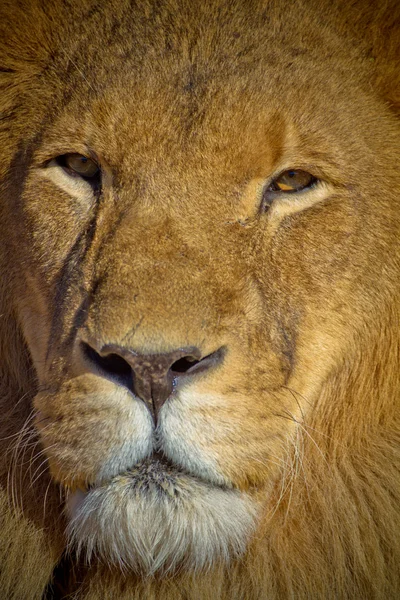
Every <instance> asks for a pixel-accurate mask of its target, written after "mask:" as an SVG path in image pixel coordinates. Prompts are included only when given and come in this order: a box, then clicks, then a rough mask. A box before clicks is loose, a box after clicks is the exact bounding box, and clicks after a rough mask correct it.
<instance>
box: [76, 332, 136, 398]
mask: <svg viewBox="0 0 400 600" xmlns="http://www.w3.org/2000/svg"><path fill="white" fill-rule="evenodd" d="M82 348H83V353H84V355H85V356H86V358H87V359H88V360H89V361H90V362H91V363H92V364H93V365H94V366H96V367H97V368H98V369H99V370H100V371H101V373H102V374H104V375H106V376H109V377H110V378H111V379H113V380H116V381H118V383H120V384H122V385H124V386H125V387H127V388H128V389H129V390H130V391H131V392H133V372H132V368H131V366H130V365H129V364H128V363H127V361H126V360H125V359H124V358H122V356H118V354H113V353H111V354H107V355H106V356H101V354H99V353H98V352H96V350H94V348H92V347H91V346H89V344H86V343H85V342H83V343H82Z"/></svg>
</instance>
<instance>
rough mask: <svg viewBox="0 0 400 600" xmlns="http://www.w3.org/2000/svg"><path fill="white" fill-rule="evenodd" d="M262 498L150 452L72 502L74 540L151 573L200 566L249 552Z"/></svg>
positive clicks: (120, 563)
mask: <svg viewBox="0 0 400 600" xmlns="http://www.w3.org/2000/svg"><path fill="white" fill-rule="evenodd" d="M257 512H258V511H257V504H256V502H255V501H254V500H253V499H251V498H250V496H248V495H247V494H245V493H242V492H240V491H238V490H231V489H226V488H221V487H216V486H213V485H211V484H208V483H206V482H203V481H200V480H198V479H196V478H194V477H192V476H191V475H189V474H186V473H182V472H180V471H179V470H178V469H177V468H175V467H173V466H171V465H167V464H166V463H164V462H162V461H159V460H158V459H157V458H152V459H147V460H146V461H144V462H142V463H141V464H139V465H137V466H135V467H134V468H133V469H132V470H130V471H129V472H127V473H125V474H123V475H118V476H117V477H114V478H113V479H112V480H111V481H110V482H109V483H107V484H106V485H102V486H99V487H96V488H93V489H90V490H88V491H86V492H81V491H76V492H74V493H73V494H71V495H70V497H69V499H68V502H67V513H68V516H69V526H68V530H67V533H68V538H69V543H70V547H74V548H76V549H77V550H78V552H79V553H81V552H84V554H85V555H86V558H87V559H88V560H90V558H91V557H92V556H94V555H95V556H96V557H98V558H101V559H102V560H103V561H105V562H107V563H109V564H113V565H117V566H119V567H120V568H122V569H124V570H133V571H135V572H140V573H142V574H146V575H154V574H156V573H161V574H165V573H167V572H169V571H171V570H175V569H177V568H180V569H185V570H190V571H200V570H204V569H207V568H209V567H210V566H211V565H213V564H215V563H217V562H219V561H223V562H227V561H229V560H231V559H233V558H237V557H239V556H240V555H241V554H243V553H244V551H245V549H246V546H247V543H248V540H249V537H250V536H251V534H252V533H253V531H254V528H255V522H256V516H257Z"/></svg>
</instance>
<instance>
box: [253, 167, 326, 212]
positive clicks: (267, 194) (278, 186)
mask: <svg viewBox="0 0 400 600" xmlns="http://www.w3.org/2000/svg"><path fill="white" fill-rule="evenodd" d="M317 182H318V179H317V178H316V177H314V175H311V173H308V172H307V171H302V170H301V169H288V170H287V171H284V172H283V173H281V174H280V175H278V177H276V178H275V179H274V180H273V181H272V182H271V183H270V185H269V186H268V187H266V188H265V189H264V192H263V201H262V208H263V210H267V209H268V208H269V207H270V206H271V204H272V203H273V201H274V200H275V199H276V198H279V196H281V195H282V194H284V195H286V194H295V193H296V192H302V191H303V190H308V189H310V188H311V187H313V186H314V185H315V184H316V183H317Z"/></svg>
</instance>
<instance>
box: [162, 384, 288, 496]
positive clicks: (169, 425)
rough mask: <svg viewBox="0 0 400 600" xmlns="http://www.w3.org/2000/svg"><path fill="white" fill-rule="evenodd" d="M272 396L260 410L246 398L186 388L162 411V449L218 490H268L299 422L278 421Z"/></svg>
mask: <svg viewBox="0 0 400 600" xmlns="http://www.w3.org/2000/svg"><path fill="white" fill-rule="evenodd" d="M270 404H271V403H270V402H269V398H268V395H267V394H266V395H265V397H264V398H263V399H262V401H260V406H259V407H257V406H255V405H254V402H249V401H248V399H247V401H246V398H245V397H240V396H236V397H234V396H229V395H223V394H221V395H220V394H217V393H215V394H209V393H201V392H199V391H196V390H193V389H190V388H188V389H187V390H184V391H182V393H181V394H180V395H179V397H178V398H175V399H174V400H173V401H171V402H168V403H166V404H165V406H164V407H163V411H162V413H161V418H160V422H159V425H158V428H157V434H158V441H159V448H160V450H162V452H163V453H164V454H165V455H166V456H167V457H168V458H169V459H170V460H171V461H172V462H173V463H175V464H176V465H179V466H180V467H181V468H182V469H184V470H185V471H188V472H190V473H192V474H193V475H195V476H197V477H199V478H200V479H202V480H207V481H209V482H211V483H212V484H214V485H222V486H227V487H228V488H230V487H233V488H236V489H240V490H241V491H243V492H247V491H249V490H250V489H251V488H255V487H265V486H269V485H270V484H271V483H272V482H273V481H274V479H275V478H276V476H277V474H278V473H279V470H280V468H281V465H282V462H283V461H284V459H285V456H286V453H287V444H288V441H289V440H290V438H291V437H294V435H295V422H294V421H290V420H288V419H282V418H280V417H277V416H274V414H273V412H271V405H270Z"/></svg>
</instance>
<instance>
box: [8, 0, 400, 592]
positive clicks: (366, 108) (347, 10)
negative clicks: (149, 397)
mask: <svg viewBox="0 0 400 600" xmlns="http://www.w3.org/2000/svg"><path fill="white" fill-rule="evenodd" d="M103 4H104V5H103ZM103 4H102V3H100V5H99V3H96V2H92V1H91V0H88V1H87V2H84V3H76V2H69V1H65V2H61V0H55V1H52V2H46V3H43V2H39V1H37V2H36V1H35V0H21V1H19V2H15V1H9V2H7V1H3V3H2V6H1V8H0V93H1V96H0V102H1V111H2V120H1V122H0V177H1V183H0V228H1V231H2V239H1V242H0V272H1V273H2V279H1V282H0V376H1V378H0V403H1V411H2V415H3V417H2V427H1V442H0V444H1V445H0V450H1V453H0V456H1V460H0V485H1V488H0V489H1V495H0V530H1V543H0V593H1V595H2V597H5V598H7V599H10V600H24V599H26V600H34V599H36V598H41V596H42V594H43V593H44V591H45V588H46V585H47V584H49V582H50V581H51V579H52V572H53V569H54V568H55V567H56V565H57V563H58V561H59V560H60V559H61V557H62V555H63V553H64V556H65V550H66V544H67V540H66V537H65V529H66V519H65V512H64V504H65V498H66V497H67V498H68V496H69V494H71V493H73V492H74V491H76V490H77V489H78V488H80V489H86V487H87V484H88V483H89V484H93V485H96V486H97V488H100V489H101V488H102V486H104V489H105V490H106V494H109V493H110V490H111V489H114V488H115V490H116V494H117V496H116V498H121V497H120V496H118V493H120V490H121V489H122V487H121V486H122V483H121V481H122V479H123V477H120V474H124V473H125V472H126V471H129V469H130V468H131V467H133V466H134V465H133V463H134V462H135V461H137V462H139V463H141V460H142V457H143V456H145V452H146V450H141V449H140V448H139V446H140V444H142V446H143V447H144V446H145V445H146V443H148V435H147V433H146V432H147V431H148V430H149V428H150V425H149V423H150V420H148V415H147V413H146V410H147V409H145V407H144V405H143V404H142V403H141V402H140V401H138V400H134V399H133V398H132V397H131V396H129V395H128V394H127V393H126V392H125V390H122V388H121V387H120V386H116V384H115V383H114V382H111V381H109V380H107V379H104V378H103V377H100V376H99V374H98V373H92V372H90V367H89V366H88V365H87V364H85V363H84V362H83V360H82V356H81V354H80V350H79V345H78V341H79V339H81V338H84V339H85V340H87V341H89V342H90V343H91V344H92V345H95V344H100V345H101V344H105V343H118V344H120V345H123V346H124V347H126V348H129V349H134V350H135V351H136V352H139V353H143V354H154V353H160V352H161V353H163V352H170V351H175V349H176V348H181V347H186V346H196V347H198V348H200V349H201V353H202V355H203V356H205V355H207V354H210V353H212V352H214V351H216V350H217V349H218V348H220V347H225V349H226V352H225V355H224V360H223V362H222V364H221V365H220V366H219V367H218V368H216V369H215V370H214V371H212V370H210V371H208V372H207V373H206V374H204V375H203V376H202V377H198V378H197V379H193V381H192V382H191V383H190V384H187V385H186V387H185V388H184V389H183V391H180V392H179V394H178V396H176V397H174V398H170V399H169V400H168V401H167V402H166V404H165V405H164V406H163V408H162V409H161V417H160V428H161V429H160V431H159V432H158V435H159V444H161V446H162V450H163V451H164V453H165V454H166V455H167V456H168V457H169V458H170V459H171V460H172V461H173V462H174V463H175V464H176V465H178V466H179V467H181V468H182V469H183V470H184V472H185V473H186V475H185V477H186V479H184V483H183V490H184V492H185V493H186V491H187V490H188V498H189V501H188V504H185V502H183V504H182V506H181V510H180V511H178V512H177V513H176V523H178V522H179V523H183V524H186V525H187V526H188V527H189V526H190V525H191V523H192V521H191V519H192V520H193V515H192V516H191V512H190V511H191V510H195V509H196V507H198V504H196V502H200V500H199V498H200V497H201V494H202V493H203V492H204V494H205V496H206V495H207V493H208V492H210V493H211V495H212V492H213V490H215V489H218V491H219V492H220V491H221V490H222V491H221V493H222V494H224V493H225V492H224V490H227V488H229V492H230V493H231V494H232V496H227V498H228V500H227V501H230V500H229V498H230V497H232V498H234V497H235V494H237V495H238V497H239V496H240V498H242V499H245V502H247V499H248V501H249V502H250V503H251V505H252V506H253V507H254V510H256V509H257V515H258V516H257V519H256V524H255V530H251V528H250V529H249V540H248V543H247V549H246V552H245V553H244V554H240V553H239V552H238V553H237V555H235V554H234V553H233V551H232V556H230V559H229V560H227V561H224V560H223V557H222V556H221V557H218V555H216V556H215V557H214V558H213V559H212V564H211V565H210V566H209V568H208V569H207V570H204V569H199V570H198V571H197V572H196V570H193V569H192V568H189V569H186V568H185V565H188V564H191V565H192V563H193V564H194V567H195V565H196V557H197V558H198V555H197V554H196V549H194V550H192V554H193V556H194V559H193V560H192V561H191V562H190V561H187V560H186V558H187V557H186V556H185V557H183V559H182V564H180V565H175V564H174V566H173V568H172V569H171V571H170V572H169V573H168V574H167V575H165V573H164V572H163V570H162V569H160V570H159V571H157V572H156V573H155V574H152V575H151V576H149V575H146V573H145V572H142V571H140V568H139V567H138V570H139V572H136V573H135V572H134V569H133V567H132V568H129V565H126V564H125V565H118V564H115V561H112V560H111V559H110V556H111V555H110V554H108V553H107V550H104V552H103V553H102V552H99V554H100V556H99V557H98V558H96V557H94V558H93V557H92V558H91V562H90V564H89V565H86V564H84V561H83V562H82V561H80V559H79V558H77V557H76V555H75V548H72V550H71V554H70V555H69V557H68V558H67V559H66V562H65V563H64V565H65V566H64V576H63V579H64V580H65V581H64V584H65V586H66V588H65V589H66V590H68V592H69V593H71V594H73V597H75V598H76V599H79V600H97V599H99V598H102V599H103V598H104V599H110V600H111V599H114V598H119V599H121V600H134V599H141V600H145V599H146V600H150V599H158V598H163V599H165V600H177V599H182V600H183V599H185V600H189V599H190V600H214V599H215V598H220V599H224V600H228V599H229V600H240V599H246V600H282V599H285V600H286V599H296V600H300V599H303V600H306V599H316V600H328V599H332V600H333V599H340V600H344V599H350V598H363V599H364V598H365V599H374V600H378V599H382V600H387V599H389V600H395V599H396V598H399V597H400V568H399V565H400V512H399V505H400V504H399V503H400V472H399V471H400V456H399V455H400V444H399V443H400V428H399V414H400V410H399V409H400V406H399V389H400V381H399V379H400V364H399V356H400V350H399V345H400V344H399V343H400V334H399V331H400V328H399V325H400V311H399V308H400V304H399V297H400V290H399V287H400V283H399V281H400V279H399V266H400V247H399V239H400V237H399V234H400V227H399V225H400V211H399V202H400V175H399V167H398V165H399V160H400V135H399V129H400V128H399V121H398V113H399V109H400V81H399V79H400V77H399V70H398V65H397V60H398V55H399V47H398V40H399V38H400V36H399V31H398V24H399V22H400V12H399V9H398V6H397V5H398V3H397V2H395V1H393V2H392V1H391V0H387V1H385V0H380V1H379V2H376V3H366V2H363V1H362V0H359V1H353V2H348V1H346V2H344V1H343V2H342V1H341V0H335V1H334V2H328V1H326V2H325V0H322V1H321V0H320V1H315V0H306V1H304V2H300V1H299V2H297V1H296V2H293V3H288V2H284V1H283V0H280V1H277V2H275V1H272V0H271V1H268V0H246V1H241V0H237V1H236V0H235V1H232V2H228V1H224V0H194V1H192V0H191V1H190V2H189V0H163V1H161V2H160V1H156V0H145V1H143V2H138V3H135V2H134V1H132V2H129V0H113V1H112V2H108V3H103ZM68 152H77V153H81V154H86V155H87V154H88V152H92V153H93V156H94V157H95V158H96V160H98V161H99V162H100V164H101V166H102V171H103V180H102V181H103V192H102V194H101V196H100V197H95V195H94V194H93V193H92V191H91V189H89V185H88V184H81V183H79V180H74V181H72V180H71V178H69V177H68V175H66V174H65V173H63V172H62V169H61V168H60V167H57V166H55V165H54V163H52V162H51V161H52V159H54V158H55V157H56V156H58V155H61V154H65V153H68ZM288 168H299V169H304V170H306V171H310V172H312V173H313V174H314V175H315V176H317V177H318V178H320V179H321V180H323V181H324V182H326V183H325V187H323V186H322V187H321V186H320V187H317V188H315V189H314V191H309V192H307V193H306V194H305V195H303V196H302V197H300V196H299V197H297V196H296V198H294V197H292V198H293V201H291V200H288V202H286V201H285V202H286V203H285V202H281V200H280V199H277V200H276V201H274V204H273V206H272V207H271V209H270V210H269V211H264V212H262V211H260V208H259V207H260V203H261V188H262V185H263V184H264V182H265V181H268V180H269V178H271V177H274V176H276V175H277V174H279V173H280V172H282V171H284V170H285V169H288ZM307 198H308V200H304V199H307ZM296 202H299V203H300V204H299V205H297V204H296ZM302 202H303V203H304V202H308V204H307V205H302V204H301V203H302ZM149 435H150V434H149ZM193 478H194V479H196V481H197V483H193V481H192V479H193ZM110 482H111V483H112V485H113V486H114V487H110V486H111V483H110ZM188 482H189V483H188ZM185 486H187V488H186V487H185ZM176 489H178V487H177V488H176ZM197 489H201V490H202V491H201V492H199V496H197V492H196V490H197ZM226 493H227V494H228V491H226ZM105 498H106V500H105V506H106V508H107V509H109V510H110V514H113V515H116V518H117V517H118V519H122V517H121V516H120V515H119V514H118V511H117V507H118V503H117V502H116V503H115V504H113V501H110V504H107V502H109V500H107V498H109V496H107V495H106V496H105ZM142 500H143V498H142ZM143 501H144V506H146V504H145V502H147V501H148V497H147V496H146V497H145V498H144V500H143ZM130 502H131V500H129V503H128V504H129V506H131V504H130ZM132 506H134V503H133V501H132ZM151 508H152V510H153V509H154V510H157V506H156V507H154V505H153V506H152V507H151ZM206 508H211V509H212V506H211V507H207V505H206ZM196 510H197V509H196ZM240 510H242V509H241V508H240V507H239V509H238V513H240ZM199 511H200V509H199ZM199 514H203V513H201V512H199ZM216 514H217V513H216ZM238 518H239V517H238ZM118 523H123V521H122V520H120V521H118ZM200 524H201V523H200ZM203 524H205V522H204V523H203ZM127 525H128V524H127ZM170 525H171V540H172V538H173V536H174V535H175V533H174V525H175V522H174V520H173V519H172V521H171V523H170V524H168V526H170ZM242 525H243V527H245V525H244V524H243V523H242ZM182 526H183V525H182ZM106 529H107V528H106ZM123 529H124V530H125V528H123ZM90 535H93V536H94V537H95V535H97V533H96V532H92V533H91V534H90ZM99 535H100V534H99ZM101 535H102V536H103V537H101V538H100V539H101V540H103V541H105V543H106V542H107V531H102V532H101ZM210 536H211V534H210ZM96 539H97V538H96ZM210 540H211V537H210ZM206 541H207V540H206ZM163 543H164V542H163ZM167 544H168V540H167V539H165V545H167ZM210 544H211V541H210ZM106 545H107V544H106ZM97 549H98V548H97ZM210 556H211V554H210ZM213 556H214V555H213ZM128 557H129V549H128ZM170 559H171V561H172V562H173V557H170ZM197 562H198V563H199V564H200V561H199V560H198V561H197ZM109 563H113V564H109ZM192 566H193V565H192ZM135 568H136V567H135ZM57 577H60V573H59V571H58V572H57ZM60 579H61V577H60ZM56 584H57V582H55V583H54V585H56ZM64 584H63V585H64ZM48 589H49V588H48ZM65 593H66V592H65Z"/></svg>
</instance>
